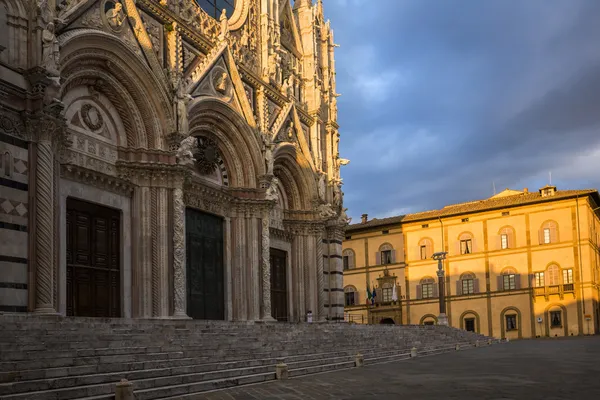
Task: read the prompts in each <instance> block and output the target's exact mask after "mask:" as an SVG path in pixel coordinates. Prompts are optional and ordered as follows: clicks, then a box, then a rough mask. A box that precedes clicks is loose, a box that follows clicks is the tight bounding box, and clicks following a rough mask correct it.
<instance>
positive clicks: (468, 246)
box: [458, 232, 473, 254]
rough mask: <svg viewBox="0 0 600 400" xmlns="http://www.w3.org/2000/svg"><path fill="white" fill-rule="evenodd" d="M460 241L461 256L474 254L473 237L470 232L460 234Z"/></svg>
mask: <svg viewBox="0 0 600 400" xmlns="http://www.w3.org/2000/svg"><path fill="white" fill-rule="evenodd" d="M458 241H459V246H460V247H459V254H471V253H473V235H471V234H470V233H468V232H465V233H462V234H460V236H459V237H458Z"/></svg>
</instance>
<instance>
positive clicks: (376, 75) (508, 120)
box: [325, 0, 600, 220]
mask: <svg viewBox="0 0 600 400" xmlns="http://www.w3.org/2000/svg"><path fill="white" fill-rule="evenodd" d="M365 4H366V3H365V2H364V1H357V0H330V1H328V2H325V8H326V10H325V12H326V14H327V16H328V17H329V18H331V21H332V26H333V28H334V31H335V40H336V42H337V43H339V44H341V48H339V49H337V51H336V66H337V85H338V91H339V92H340V93H342V97H340V98H339V112H340V115H339V123H340V125H341V132H340V133H341V135H342V140H341V142H340V147H341V153H342V157H345V158H350V159H351V163H350V164H349V165H348V166H346V167H344V169H343V171H342V177H343V179H344V188H343V190H344V192H345V201H346V206H347V207H349V212H350V215H351V216H353V217H354V218H355V220H356V218H357V217H358V216H359V215H360V214H361V213H363V212H368V213H369V214H370V215H372V216H379V217H382V216H386V215H390V214H398V213H404V212H415V211H420V210H425V209H432V208H439V207H442V206H443V205H446V204H451V203H455V202H462V201H469V200H475V199H479V198H485V197H489V196H490V195H492V182H495V184H496V187H497V189H498V190H501V189H504V188H505V187H511V188H515V189H518V188H522V187H523V186H528V187H530V189H532V190H534V189H537V188H538V187H539V186H542V185H544V184H546V183H547V181H548V172H549V171H552V176H553V183H555V184H556V185H557V186H559V189H574V188H579V187H599V186H600V175H599V174H597V173H595V172H594V171H595V170H598V167H600V46H599V45H598V38H600V23H598V21H600V1H596V0H587V1H586V0H560V1H559V0H528V1H517V0H486V1H480V0H460V1H458V0H456V1H443V0H414V1H408V0H407V1H401V0H377V1H373V2H369V4H373V6H369V7H367V6H366V5H365ZM596 155H598V156H596Z"/></svg>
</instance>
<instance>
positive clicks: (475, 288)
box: [456, 272, 479, 296]
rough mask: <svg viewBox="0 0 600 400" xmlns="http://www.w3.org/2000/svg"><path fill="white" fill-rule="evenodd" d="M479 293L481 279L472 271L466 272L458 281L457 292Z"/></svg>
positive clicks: (461, 293) (460, 293)
mask: <svg viewBox="0 0 600 400" xmlns="http://www.w3.org/2000/svg"><path fill="white" fill-rule="evenodd" d="M473 293H479V279H477V278H476V277H475V274H474V273H472V272H465V273H464V274H462V275H461V276H460V279H459V280H458V281H457V282H456V294H457V295H459V296H460V295H463V294H473Z"/></svg>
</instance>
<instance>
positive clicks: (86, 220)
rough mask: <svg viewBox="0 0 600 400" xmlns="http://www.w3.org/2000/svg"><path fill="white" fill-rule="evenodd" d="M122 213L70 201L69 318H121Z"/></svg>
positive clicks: (68, 232) (68, 213) (68, 201)
mask: <svg viewBox="0 0 600 400" xmlns="http://www.w3.org/2000/svg"><path fill="white" fill-rule="evenodd" d="M120 230H121V221H120V213H119V211H117V210H113V209H111V208H107V207H102V206H99V205H96V204H92V203H87V202H84V201H80V200H75V199H71V198H69V199H67V315H72V316H78V317H119V316H120V315H121V296H120V293H121V284H120V282H121V272H120V263H121V257H120V251H121V249H120Z"/></svg>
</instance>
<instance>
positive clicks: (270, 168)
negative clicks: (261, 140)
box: [265, 143, 275, 175]
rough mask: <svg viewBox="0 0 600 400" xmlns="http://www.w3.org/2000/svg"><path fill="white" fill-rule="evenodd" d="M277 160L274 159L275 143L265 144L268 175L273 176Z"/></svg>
mask: <svg viewBox="0 0 600 400" xmlns="http://www.w3.org/2000/svg"><path fill="white" fill-rule="evenodd" d="M274 163H275V159H274V158H273V143H266V144H265V166H266V170H267V175H273V164H274Z"/></svg>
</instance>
